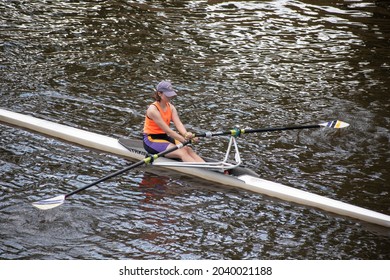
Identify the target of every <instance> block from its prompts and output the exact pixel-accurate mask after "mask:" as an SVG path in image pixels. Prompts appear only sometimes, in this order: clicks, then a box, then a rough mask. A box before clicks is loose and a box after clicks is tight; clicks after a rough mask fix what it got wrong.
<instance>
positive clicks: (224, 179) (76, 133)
mask: <svg viewBox="0 0 390 280" xmlns="http://www.w3.org/2000/svg"><path fill="white" fill-rule="evenodd" d="M0 121H1V122H4V123H7V124H11V125H15V126H19V127H22V128H26V129H28V130H32V131H35V132H39V133H42V134H45V135H48V136H51V137H56V138H59V139H62V140H65V141H68V142H71V143H74V144H78V145H81V146H84V147H88V148H93V149H97V150H100V151H103V152H108V153H112V154H115V155H118V156H121V157H125V158H128V159H131V160H137V161H139V162H137V163H134V164H132V165H130V166H129V167H126V168H125V169H123V170H119V171H117V172H115V173H113V174H110V175H108V176H106V177H104V178H101V179H100V180H98V181H96V182H93V183H91V184H89V185H87V186H84V187H83V188H80V189H78V190H75V191H73V192H70V193H68V194H66V195H59V196H56V197H54V198H50V199H46V200H42V201H38V202H35V203H33V205H34V206H36V207H38V208H40V209H50V208H53V207H56V206H58V205H61V204H62V203H63V202H64V201H65V199H66V198H67V197H69V196H71V195H73V194H75V193H78V192H80V191H82V190H85V189H87V188H89V187H91V186H93V185H96V184H97V183H100V182H102V181H104V180H107V179H110V178H112V177H114V176H117V175H119V174H122V173H124V172H126V171H128V170H130V169H132V168H135V167H137V166H140V165H142V164H145V163H150V162H151V161H153V163H152V165H164V164H165V167H164V168H169V169H171V170H175V171H178V172H181V173H184V174H188V175H192V176H196V177H199V178H202V179H205V180H208V181H212V182H215V183H218V184H220V185H221V186H224V185H226V186H232V187H236V188H241V189H245V190H248V191H252V192H255V193H260V194H264V195H268V196H271V197H276V198H279V199H282V200H286V201H291V202H295V203H298V204H302V205H306V206H311V207H316V208H319V209H322V210H325V211H329V212H331V213H335V214H339V215H343V216H348V217H352V218H355V219H359V220H362V221H366V222H369V223H373V224H377V225H381V226H385V227H390V216H389V215H385V214H382V213H379V212H375V211H372V210H368V209H365V208H362V207H358V206H354V205H351V204H348V203H344V202H341V201H337V200H334V199H330V198H327V197H324V196H320V195H317V194H313V193H309V192H306V191H302V190H299V189H295V188H292V187H289V186H285V185H282V184H279V183H276V182H272V181H268V180H264V179H261V178H260V177H259V176H258V175H257V174H256V173H255V172H253V171H251V170H249V169H246V168H243V167H239V166H233V167H232V168H231V169H230V171H229V173H230V174H229V175H226V174H225V173H223V172H221V170H220V169H222V170H223V169H224V168H225V167H227V168H226V169H229V167H230V166H231V163H227V161H225V163H227V164H228V166H223V165H224V164H225V163H224V161H222V163H221V162H218V164H219V166H218V167H217V168H213V170H211V169H210V168H207V167H199V166H188V165H186V166H185V167H183V164H181V163H178V162H176V161H174V160H171V159H168V158H164V157H163V156H164V154H162V155H153V156H149V157H146V158H145V153H144V152H143V150H142V146H141V141H137V140H132V139H121V140H120V142H121V143H122V144H121V143H119V141H118V139H115V138H111V137H108V136H104V135H101V134H97V133H92V132H89V131H85V130H81V129H78V128H73V127H69V126H66V125H62V124H58V123H55V122H51V121H47V120H42V119H39V118H35V117H32V116H28V115H24V114H20V113H15V112H11V111H7V110H4V109H0ZM323 126H326V127H331V128H341V127H345V126H347V124H345V123H343V122H340V121H335V122H328V123H323V124H318V125H310V126H294V127H284V128H269V129H259V130H254V131H245V130H231V131H227V132H223V133H218V135H226V134H230V135H232V136H239V135H237V134H242V133H250V132H262V131H275V130H289V129H301V128H316V127H323ZM202 136H204V137H206V136H208V137H211V136H216V135H212V134H210V133H207V134H204V135H199V137H202ZM185 144H188V143H185ZM185 144H184V145H185ZM233 145H234V144H233ZM182 146H183V145H182ZM182 146H177V147H175V149H179V148H181V147H182ZM236 152H237V151H236ZM165 154H166V153H165ZM212 162H213V161H212ZM212 162H211V163H212ZM221 164H222V165H221ZM211 165H214V164H213V163H212V164H211Z"/></svg>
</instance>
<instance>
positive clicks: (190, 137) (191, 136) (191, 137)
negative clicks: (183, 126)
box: [184, 132, 199, 142]
mask: <svg viewBox="0 0 390 280" xmlns="http://www.w3.org/2000/svg"><path fill="white" fill-rule="evenodd" d="M184 138H185V139H186V140H191V142H198V141H199V138H198V137H195V134H193V133H192V132H187V133H186V134H185V136H184Z"/></svg>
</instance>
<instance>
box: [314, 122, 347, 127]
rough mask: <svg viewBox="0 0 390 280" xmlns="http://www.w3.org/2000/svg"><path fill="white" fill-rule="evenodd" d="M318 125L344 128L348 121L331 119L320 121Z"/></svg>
mask: <svg viewBox="0 0 390 280" xmlns="http://www.w3.org/2000/svg"><path fill="white" fill-rule="evenodd" d="M320 126H326V127H331V128H344V127H347V126H349V123H346V122H342V121H331V122H326V123H320Z"/></svg>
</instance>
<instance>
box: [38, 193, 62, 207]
mask: <svg viewBox="0 0 390 280" xmlns="http://www.w3.org/2000/svg"><path fill="white" fill-rule="evenodd" d="M64 201H65V195H59V196H56V197H52V198H48V199H44V200H40V201H37V202H33V203H32V205H33V206H35V207H37V208H38V209H41V210H48V209H52V208H54V207H57V206H60V205H61V204H63V203H64Z"/></svg>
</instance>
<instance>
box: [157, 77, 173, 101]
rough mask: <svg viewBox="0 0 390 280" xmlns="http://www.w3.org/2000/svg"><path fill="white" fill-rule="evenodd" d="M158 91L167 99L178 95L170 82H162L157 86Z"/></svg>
mask: <svg viewBox="0 0 390 280" xmlns="http://www.w3.org/2000/svg"><path fill="white" fill-rule="evenodd" d="M156 89H157V91H159V92H162V93H164V94H165V96H167V97H172V96H175V95H177V94H176V92H175V91H174V90H173V88H172V84H171V83H170V82H168V81H162V82H160V83H159V84H158V85H157V88H156Z"/></svg>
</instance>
